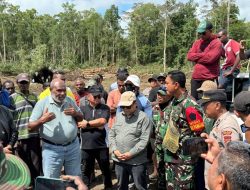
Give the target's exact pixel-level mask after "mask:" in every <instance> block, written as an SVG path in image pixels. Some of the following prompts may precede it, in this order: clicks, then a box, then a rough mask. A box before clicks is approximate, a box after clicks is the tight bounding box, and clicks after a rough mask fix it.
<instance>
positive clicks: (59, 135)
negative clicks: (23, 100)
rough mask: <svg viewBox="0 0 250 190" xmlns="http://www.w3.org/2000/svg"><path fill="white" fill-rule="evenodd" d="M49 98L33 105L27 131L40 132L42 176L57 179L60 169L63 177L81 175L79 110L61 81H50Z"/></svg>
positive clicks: (80, 118)
mask: <svg viewBox="0 0 250 190" xmlns="http://www.w3.org/2000/svg"><path fill="white" fill-rule="evenodd" d="M50 91H51V95H50V96H48V97H46V98H45V99H42V100H40V101H39V102H37V104H36V105H35V107H34V109H33V112H32V115H31V117H30V122H29V129H30V130H35V129H38V128H39V129H40V136H41V138H42V142H43V143H42V157H43V172H44V176H45V177H51V178H59V177H60V174H61V169H62V166H64V170H65V173H66V175H78V176H80V174H81V171H80V164H81V161H80V145H79V140H78V138H77V123H76V122H77V121H81V120H82V119H83V115H82V113H81V111H80V108H79V107H77V105H76V103H75V102H74V101H73V100H72V99H71V98H69V97H67V96H66V86H65V83H64V81H62V80H60V79H54V80H52V82H51V84H50Z"/></svg>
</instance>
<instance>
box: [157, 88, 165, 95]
mask: <svg viewBox="0 0 250 190" xmlns="http://www.w3.org/2000/svg"><path fill="white" fill-rule="evenodd" d="M157 93H158V94H160V95H162V96H166V95H167V89H166V87H165V86H161V87H160V88H159V90H158V91H157Z"/></svg>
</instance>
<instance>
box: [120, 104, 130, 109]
mask: <svg viewBox="0 0 250 190" xmlns="http://www.w3.org/2000/svg"><path fill="white" fill-rule="evenodd" d="M131 107H132V105H131V106H121V109H128V110H129V109H131Z"/></svg>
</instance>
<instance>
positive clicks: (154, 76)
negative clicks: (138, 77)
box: [148, 74, 158, 82]
mask: <svg viewBox="0 0 250 190" xmlns="http://www.w3.org/2000/svg"><path fill="white" fill-rule="evenodd" d="M157 78H158V75H156V74H153V75H152V76H151V77H150V78H149V79H148V82H151V81H152V80H154V81H157Z"/></svg>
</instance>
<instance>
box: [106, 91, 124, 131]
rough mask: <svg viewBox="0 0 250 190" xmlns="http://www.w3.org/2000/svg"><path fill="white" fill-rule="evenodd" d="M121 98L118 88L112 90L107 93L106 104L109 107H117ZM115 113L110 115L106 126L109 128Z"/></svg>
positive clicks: (113, 120)
mask: <svg viewBox="0 0 250 190" xmlns="http://www.w3.org/2000/svg"><path fill="white" fill-rule="evenodd" d="M120 98H121V93H120V91H119V90H118V89H115V90H112V91H111V92H110V93H109V95H108V100H107V105H108V106H109V107H110V108H111V107H114V108H117V106H118V103H119V101H120ZM115 116H116V113H113V114H111V115H110V118H109V122H108V126H109V128H111V127H112V126H113V124H114V122H115Z"/></svg>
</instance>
